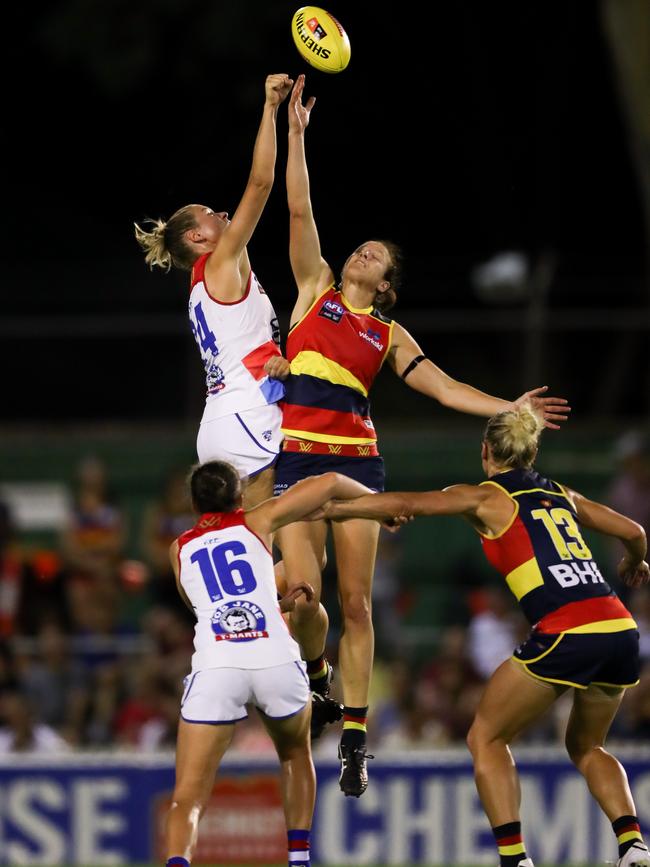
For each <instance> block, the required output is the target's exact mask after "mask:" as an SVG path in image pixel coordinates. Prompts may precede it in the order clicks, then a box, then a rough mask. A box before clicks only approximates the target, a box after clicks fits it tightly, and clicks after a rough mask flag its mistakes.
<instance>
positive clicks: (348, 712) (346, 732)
mask: <svg viewBox="0 0 650 867" xmlns="http://www.w3.org/2000/svg"><path fill="white" fill-rule="evenodd" d="M367 723H368V705H366V706H365V707H349V706H348V705H344V706H343V734H342V735H341V743H342V744H344V745H345V746H349V747H362V746H363V745H364V744H365V742H366V731H367Z"/></svg>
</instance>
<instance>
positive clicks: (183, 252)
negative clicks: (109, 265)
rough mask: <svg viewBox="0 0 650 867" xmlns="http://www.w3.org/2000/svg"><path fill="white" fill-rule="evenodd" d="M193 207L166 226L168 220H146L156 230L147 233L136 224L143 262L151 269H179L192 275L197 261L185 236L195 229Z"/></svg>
mask: <svg viewBox="0 0 650 867" xmlns="http://www.w3.org/2000/svg"><path fill="white" fill-rule="evenodd" d="M192 207H193V206H192V205H185V207H183V208H180V209H179V210H178V211H176V212H175V213H174V214H172V216H171V217H170V218H169V220H167V222H165V220H149V219H147V220H145V221H144V222H145V223H149V224H150V225H151V226H152V227H153V228H152V229H151V230H150V231H146V230H145V229H143V227H142V226H139V225H138V224H137V223H134V224H133V225H134V227H135V238H136V241H137V242H138V244H139V245H140V247H142V249H143V250H144V252H145V257H144V261H145V262H146V263H147V265H148V266H149V268H151V269H153V268H154V267H157V268H162V269H163V270H164V271H169V270H170V268H172V267H174V268H180V269H181V270H182V271H191V270H192V265H193V264H194V262H195V261H196V259H197V254H196V252H195V251H194V250H193V249H192V247H191V246H190V244H188V243H187V239H186V238H185V233H186V232H187V230H188V229H193V228H194V227H195V226H196V220H195V219H194V214H193V212H192V210H191V208H192Z"/></svg>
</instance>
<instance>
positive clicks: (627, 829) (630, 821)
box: [612, 816, 643, 858]
mask: <svg viewBox="0 0 650 867" xmlns="http://www.w3.org/2000/svg"><path fill="white" fill-rule="evenodd" d="M612 828H613V829H614V833H615V834H616V839H617V840H618V857H619V858H622V857H623V855H625V853H626V852H627V850H628V849H629V848H630V847H631V846H634V844H635V843H643V837H642V836H641V828H640V827H639V820H638V819H637V817H636V816H621V817H620V819H616V820H615V821H614V822H612Z"/></svg>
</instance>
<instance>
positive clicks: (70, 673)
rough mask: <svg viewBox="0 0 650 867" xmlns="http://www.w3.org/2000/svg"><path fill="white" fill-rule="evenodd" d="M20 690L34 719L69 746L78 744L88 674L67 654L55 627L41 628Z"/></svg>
mask: <svg viewBox="0 0 650 867" xmlns="http://www.w3.org/2000/svg"><path fill="white" fill-rule="evenodd" d="M20 682H21V686H22V690H23V692H24V694H25V696H26V698H27V699H28V700H29V701H30V702H31V704H32V706H33V707H38V718H39V721H40V722H43V723H45V724H46V725H48V726H50V727H51V728H53V729H55V730H56V731H57V732H58V733H59V734H61V735H62V736H63V737H64V738H65V739H66V740H67V741H68V742H69V743H71V744H80V743H81V742H82V738H83V725H84V720H85V715H86V711H87V708H88V701H89V695H88V686H89V682H88V675H87V673H86V671H85V670H84V668H83V666H82V665H81V663H80V662H79V660H77V659H75V658H74V657H73V656H72V655H71V653H70V648H69V644H68V638H67V636H66V635H65V634H64V633H63V632H62V631H61V629H60V628H59V627H58V626H57V625H55V624H49V625H46V626H44V627H43V629H42V630H41V632H40V634H39V636H38V644H37V656H36V657H35V658H34V657H32V658H31V659H30V660H29V662H28V664H27V666H26V668H25V669H24V670H23V671H22V672H21V674H20Z"/></svg>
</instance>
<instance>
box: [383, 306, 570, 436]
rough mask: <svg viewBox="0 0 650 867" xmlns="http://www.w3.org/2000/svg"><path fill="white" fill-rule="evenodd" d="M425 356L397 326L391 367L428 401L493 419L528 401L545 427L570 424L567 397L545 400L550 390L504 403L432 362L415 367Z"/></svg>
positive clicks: (527, 394)
mask: <svg viewBox="0 0 650 867" xmlns="http://www.w3.org/2000/svg"><path fill="white" fill-rule="evenodd" d="M422 355H423V353H422V350H421V348H420V347H419V346H418V344H417V343H416V341H415V340H414V339H413V338H412V337H411V335H410V334H409V333H408V331H406V329H405V328H402V326H401V325H398V324H397V323H395V325H394V327H393V340H392V343H391V349H390V352H389V354H388V363H389V364H390V366H391V367H392V368H393V370H394V371H395V373H397V375H398V376H401V377H403V376H404V374H406V377H405V380H404V381H405V382H406V384H407V385H409V386H410V387H411V388H413V389H415V391H419V392H421V393H422V394H426V395H427V397H433V398H435V400H437V401H438V402H439V403H441V404H442V405H443V406H447V407H449V408H450V409H455V410H458V411H459V412H467V413H470V414H471V415H482V416H485V417H487V418H489V417H490V416H493V415H496V414H497V413H499V412H504V411H505V410H509V409H516V408H517V407H518V406H519V405H520V404H522V403H524V402H525V401H528V402H529V403H530V405H531V407H532V409H533V410H534V411H535V412H537V413H538V414H539V415H540V416H542V418H543V419H544V425H545V426H546V427H548V428H552V429H553V430H558V429H559V425H558V424H557V423H556V422H560V421H566V419H567V415H566V413H568V412H570V411H571V407H569V406H567V401H566V400H565V399H564V398H563V397H545V396H544V393H545V392H546V389H547V386H543V387H542V388H536V389H533V390H532V391H527V392H526V393H525V394H522V396H521V397H519V398H517V400H514V401H508V400H503V399H502V398H500V397H493V396H492V395H491V394H486V393H485V392H483V391H479V390H478V389H477V388H474V387H473V386H471V385H468V384H467V383H465V382H458V380H456V379H453V378H452V377H451V376H449V375H448V374H446V373H445V372H444V371H443V370H441V369H440V368H439V367H437V366H436V365H435V364H434V363H433V362H432V361H430V360H429V359H428V358H424V359H423V360H422V361H420V362H419V363H418V364H417V365H416V366H412V362H413V361H414V360H415V359H417V358H418V357H419V356H420V357H421V356H422ZM409 368H410V370H409ZM407 371H408V372H407Z"/></svg>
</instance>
